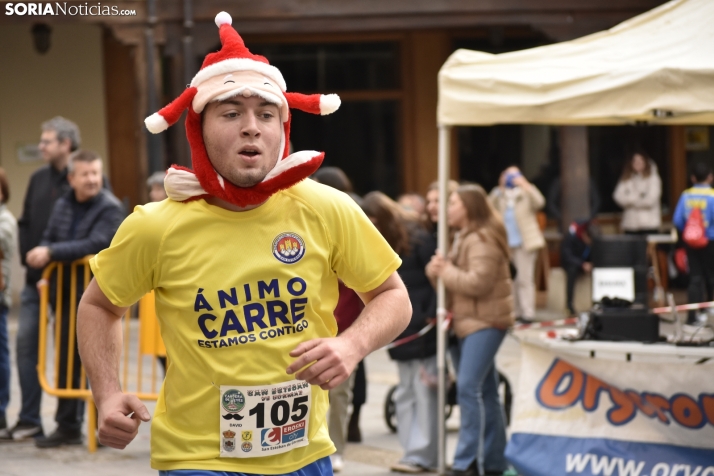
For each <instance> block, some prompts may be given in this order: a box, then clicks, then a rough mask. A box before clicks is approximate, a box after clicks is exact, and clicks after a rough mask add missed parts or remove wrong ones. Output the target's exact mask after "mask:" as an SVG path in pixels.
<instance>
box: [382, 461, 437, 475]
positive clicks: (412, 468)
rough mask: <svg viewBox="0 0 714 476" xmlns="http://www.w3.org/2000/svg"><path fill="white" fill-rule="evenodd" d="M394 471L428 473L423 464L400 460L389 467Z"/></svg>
mask: <svg viewBox="0 0 714 476" xmlns="http://www.w3.org/2000/svg"><path fill="white" fill-rule="evenodd" d="M389 469H391V470H392V471H394V472H395V473H407V474H419V473H426V472H427V471H428V470H427V469H426V468H424V467H423V466H419V465H418V464H414V463H404V462H399V463H396V464H393V465H392V466H390V467H389Z"/></svg>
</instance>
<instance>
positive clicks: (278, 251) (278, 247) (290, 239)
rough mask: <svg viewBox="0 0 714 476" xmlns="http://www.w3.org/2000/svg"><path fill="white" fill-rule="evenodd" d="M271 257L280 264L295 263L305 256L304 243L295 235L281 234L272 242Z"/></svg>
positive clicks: (289, 233)
mask: <svg viewBox="0 0 714 476" xmlns="http://www.w3.org/2000/svg"><path fill="white" fill-rule="evenodd" d="M273 256H275V258H276V259H277V260H278V261H280V262H281V263H285V264H293V263H297V262H298V261H300V260H301V259H302V257H303V256H305V242H304V241H303V239H302V238H300V235H298V234H297V233H291V232H286V233H281V234H279V235H278V236H276V237H275V239H274V240H273Z"/></svg>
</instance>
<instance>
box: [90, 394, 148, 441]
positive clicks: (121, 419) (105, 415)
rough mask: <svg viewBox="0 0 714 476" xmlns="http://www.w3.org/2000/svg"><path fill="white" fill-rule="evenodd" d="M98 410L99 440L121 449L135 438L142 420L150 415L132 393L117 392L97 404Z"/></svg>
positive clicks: (145, 419)
mask: <svg viewBox="0 0 714 476" xmlns="http://www.w3.org/2000/svg"><path fill="white" fill-rule="evenodd" d="M97 408H98V410H99V422H98V426H99V442H100V443H101V444H103V445H105V446H109V447H111V448H116V449H119V450H123V449H124V448H126V445H128V444H129V443H131V441H132V440H133V439H134V438H136V435H137V433H138V432H139V425H140V424H141V422H142V421H149V420H150V419H151V415H150V414H149V410H147V408H146V406H145V405H144V404H143V403H141V400H139V399H138V398H137V397H136V396H134V395H127V394H125V393H121V392H117V393H115V394H112V395H111V396H109V397H107V398H105V399H103V401H102V402H101V404H100V403H98V404H97Z"/></svg>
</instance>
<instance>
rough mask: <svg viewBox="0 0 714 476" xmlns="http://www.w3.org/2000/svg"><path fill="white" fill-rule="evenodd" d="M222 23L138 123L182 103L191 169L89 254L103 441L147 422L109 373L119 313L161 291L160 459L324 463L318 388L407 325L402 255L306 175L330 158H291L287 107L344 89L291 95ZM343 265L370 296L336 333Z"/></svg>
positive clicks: (85, 336)
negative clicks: (174, 92)
mask: <svg viewBox="0 0 714 476" xmlns="http://www.w3.org/2000/svg"><path fill="white" fill-rule="evenodd" d="M216 23H217V24H218V25H219V28H220V36H221V40H222V43H223V48H222V49H221V51H219V52H216V53H212V54H210V55H208V56H207V57H206V60H205V61H204V64H203V66H202V68H201V71H199V73H198V74H197V75H196V77H195V78H194V80H193V81H192V84H191V87H190V88H188V89H187V90H186V92H185V93H184V94H182V96H181V97H179V98H178V99H177V100H176V101H174V103H172V104H170V105H169V106H167V107H166V108H164V109H162V110H161V111H159V113H158V114H154V115H152V116H151V117H150V118H148V119H147V126H148V127H149V129H150V130H152V131H153V132H156V131H160V130H162V129H165V128H166V127H168V125H169V124H171V123H173V122H175V121H176V120H177V119H178V117H179V116H180V114H181V111H182V110H183V109H184V108H187V107H188V108H189V111H188V117H187V120H186V127H187V135H188V138H189V143H190V145H191V149H192V161H193V171H189V170H186V169H181V168H177V167H173V168H171V169H169V172H168V174H167V177H166V182H165V183H166V189H167V192H168V195H169V198H170V200H165V201H163V202H159V203H151V204H147V205H146V206H143V207H137V208H136V209H135V211H134V213H133V214H132V215H131V216H129V217H128V218H127V219H126V220H125V222H124V223H123V224H122V226H121V227H120V229H119V231H118V232H117V235H116V236H115V239H114V240H113V242H112V245H111V247H110V248H109V249H107V250H105V251H103V252H101V253H99V254H98V255H97V256H96V257H95V258H94V259H93V260H92V262H91V265H92V270H93V272H94V275H95V279H94V280H93V281H92V283H91V284H90V286H89V288H88V289H87V291H86V292H85V294H84V297H83V299H82V302H81V304H80V309H79V323H78V334H79V345H80V353H81V356H82V361H83V362H84V363H85V366H86V369H87V374H88V376H89V378H90V381H91V387H92V391H93V394H94V398H95V401H96V403H97V407H98V409H99V439H100V441H101V442H102V443H103V444H105V445H107V446H111V447H114V448H124V447H125V446H126V445H127V444H129V442H131V440H132V439H133V438H134V437H135V436H136V434H137V431H138V427H139V424H140V421H148V420H149V413H148V411H147V409H146V407H145V406H144V405H143V404H142V403H141V402H140V401H139V400H138V399H137V398H136V397H134V396H131V395H127V394H124V393H122V390H121V388H120V385H119V380H118V370H119V357H120V352H121V348H122V345H121V340H122V337H121V325H120V317H121V316H122V315H123V314H124V312H125V310H126V308H127V307H128V306H129V305H131V304H132V303H134V302H136V301H137V300H138V299H139V298H141V297H142V296H143V295H144V294H145V293H147V292H149V291H150V290H152V289H153V290H154V292H155V295H156V310H157V315H158V316H159V320H160V325H161V333H162V337H163V340H164V342H165V344H166V349H167V356H168V359H169V366H168V369H167V374H166V379H165V381H164V385H163V387H162V389H161V395H160V398H159V400H158V402H157V406H156V410H155V414H154V421H153V425H152V431H151V453H152V454H151V462H152V467H153V468H155V469H158V470H160V471H161V473H162V474H167V475H170V474H174V471H175V470H193V471H192V472H191V473H190V474H192V475H203V474H216V473H215V472H235V473H247V474H288V473H290V474H300V475H305V476H308V475H326V474H332V470H331V467H330V463H329V458H327V456H328V455H329V454H330V453H332V452H333V451H334V446H333V444H332V442H331V441H330V439H329V436H328V432H327V425H326V420H325V413H326V411H327V406H328V401H327V390H329V389H331V388H334V387H336V386H337V385H339V384H340V383H342V382H343V381H344V380H345V379H346V378H347V377H348V376H349V374H350V373H351V372H352V370H353V369H354V367H355V365H356V364H357V363H358V362H359V361H360V360H361V359H362V358H363V357H364V356H365V355H367V354H368V353H370V352H371V351H373V350H375V349H377V348H379V347H381V346H383V345H385V344H387V343H389V342H390V341H391V340H392V339H394V337H396V336H397V335H398V334H399V333H400V332H401V331H402V330H403V329H404V328H405V326H406V324H407V323H408V321H409V317H410V316H411V306H410V304H409V299H408V296H407V293H406V290H405V288H404V285H403V283H402V281H401V280H400V279H399V277H398V275H397V273H396V269H397V268H398V267H399V265H400V260H399V258H398V257H397V255H396V254H394V253H393V252H392V250H391V248H390V247H389V245H388V244H387V243H386V242H385V241H384V240H383V239H382V237H381V235H380V234H379V232H378V231H377V230H376V229H375V228H374V226H372V224H371V222H370V221H369V220H368V219H367V218H366V216H365V215H364V214H363V213H362V212H361V210H360V209H359V208H358V207H357V205H356V204H355V203H354V202H353V201H352V199H351V198H349V197H348V196H347V195H345V194H343V193H341V192H338V191H336V190H333V189H331V188H329V187H326V186H323V185H320V184H317V183H315V182H312V181H310V180H304V181H303V179H304V178H305V177H307V176H309V175H310V174H311V173H313V172H314V171H315V169H316V168H317V167H319V165H320V163H321V161H322V154H318V153H316V152H312V151H302V152H297V153H295V154H292V155H290V156H288V139H289V124H290V113H289V109H288V108H289V107H298V108H300V109H303V110H306V111H308V112H313V113H314V112H321V113H323V114H324V113H329V112H332V111H334V110H335V109H336V108H337V106H339V99H337V98H336V97H330V96H319V95H313V96H304V95H300V94H297V93H286V92H285V89H286V88H285V84H284V81H283V80H282V76H281V75H280V72H279V71H278V70H277V68H274V67H273V66H270V65H269V64H268V63H267V60H266V59H265V58H262V57H258V56H254V55H252V54H251V53H250V52H249V51H248V50H247V48H245V46H244V45H243V42H242V39H241V38H240V36H238V34H237V33H236V32H235V30H234V29H233V28H232V27H231V26H230V16H228V15H227V14H225V13H220V14H219V15H218V16H217V17H216ZM281 157H282V158H281ZM338 278H339V279H341V280H342V281H343V282H344V283H345V284H346V285H348V286H349V287H351V288H352V289H354V290H355V291H357V292H358V293H359V294H360V296H361V297H362V299H363V300H364V301H365V303H366V306H365V309H364V311H363V312H362V314H361V315H360V317H359V318H358V319H357V321H355V323H354V324H353V325H352V326H351V327H350V328H349V329H348V330H346V331H344V332H343V333H341V334H340V335H339V336H337V337H335V335H336V331H337V326H336V323H335V319H334V316H333V311H334V309H335V305H336V303H337V298H338V287H337V280H338ZM221 474H223V473H221Z"/></svg>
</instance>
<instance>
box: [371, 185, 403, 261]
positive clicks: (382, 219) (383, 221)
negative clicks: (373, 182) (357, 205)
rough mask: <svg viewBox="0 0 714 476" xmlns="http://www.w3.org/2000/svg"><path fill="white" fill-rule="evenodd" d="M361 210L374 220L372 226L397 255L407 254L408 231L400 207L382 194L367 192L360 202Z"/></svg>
mask: <svg viewBox="0 0 714 476" xmlns="http://www.w3.org/2000/svg"><path fill="white" fill-rule="evenodd" d="M362 210H364V213H365V214H366V215H367V216H368V217H370V218H374V220H375V221H376V223H375V224H374V226H376V227H377V230H379V232H380V233H381V234H382V236H383V237H384V239H385V240H387V243H389V246H391V247H392V249H393V250H394V252H395V253H397V254H398V255H403V254H409V252H410V251H411V247H410V245H409V231H408V229H407V225H406V217H405V215H404V213H403V211H402V207H400V206H399V204H398V203H397V202H395V201H394V200H392V199H391V198H389V197H388V196H386V195H385V194H383V193H382V192H369V193H368V194H367V195H365V196H364V199H363V200H362Z"/></svg>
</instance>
